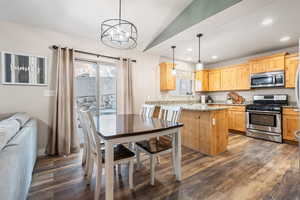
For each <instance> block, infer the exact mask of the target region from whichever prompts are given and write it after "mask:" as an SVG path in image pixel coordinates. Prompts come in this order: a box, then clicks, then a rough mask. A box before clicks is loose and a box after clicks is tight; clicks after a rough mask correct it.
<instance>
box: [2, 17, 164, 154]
mask: <svg viewBox="0 0 300 200" xmlns="http://www.w3.org/2000/svg"><path fill="white" fill-rule="evenodd" d="M0 27H1V28H0V44H1V45H0V52H1V51H9V52H13V53H14V52H16V53H25V54H33V55H40V56H47V57H48V61H49V63H48V65H49V73H50V74H49V86H47V87H37V86H7V85H0V101H1V103H0V114H4V113H13V112H28V113H29V114H31V115H32V116H33V117H36V118H37V119H38V120H39V148H40V149H42V148H45V146H46V142H47V136H48V131H49V125H50V124H51V119H52V115H51V112H52V110H53V109H52V106H53V102H52V100H53V97H48V96H45V95H44V92H45V91H46V90H48V89H53V84H54V82H53V81H52V80H53V77H54V74H55V73H54V72H55V67H53V66H52V65H53V62H52V53H53V51H52V50H51V49H50V48H49V47H50V46H52V45H54V44H55V45H61V46H67V47H71V48H75V49H80V50H86V51H90V52H97V53H101V54H105V55H111V56H124V57H129V58H132V59H136V60H137V63H136V64H134V65H133V86H134V88H133V92H134V111H135V112H136V113H137V112H138V110H139V108H140V105H141V104H142V103H144V101H145V100H146V99H147V98H149V99H156V98H157V97H158V96H159V73H158V72H159V56H154V55H148V54H146V53H142V52H137V51H134V50H131V51H117V50H114V49H110V48H107V47H104V46H102V45H101V43H100V42H99V41H97V40H89V39H84V38H80V37H76V36H70V35H66V34H63V33H58V32H54V31H49V30H43V29H40V28H35V27H31V26H24V25H20V24H15V23H10V22H5V21H0ZM77 56H79V57H84V56H83V55H77ZM94 59H95V58H94Z"/></svg>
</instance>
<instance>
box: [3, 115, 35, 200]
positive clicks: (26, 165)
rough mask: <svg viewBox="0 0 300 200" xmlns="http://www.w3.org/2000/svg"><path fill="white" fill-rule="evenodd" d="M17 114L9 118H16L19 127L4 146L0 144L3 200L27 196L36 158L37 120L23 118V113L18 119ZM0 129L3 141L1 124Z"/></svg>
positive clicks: (19, 198)
mask: <svg viewBox="0 0 300 200" xmlns="http://www.w3.org/2000/svg"><path fill="white" fill-rule="evenodd" d="M18 115H19V116H20V114H16V115H13V116H12V117H10V118H13V119H15V118H16V120H17V121H18V122H19V124H20V127H19V128H18V129H17V132H16V133H15V134H14V135H13V137H11V138H10V139H9V140H8V142H7V143H6V144H5V145H4V146H3V145H2V147H1V145H0V177H1V178H0V199H3V200H4V199H5V200H25V199H26V198H27V194H28V190H29V187H30V183H31V178H32V171H33V168H34V164H35V161H36V158H37V121H36V120H35V119H29V118H26V116H25V118H24V115H23V118H22V117H21V119H18ZM16 116H17V117H16ZM21 116H22V114H21ZM14 117H15V118H14ZM2 122H3V121H2ZM0 128H1V121H0ZM1 130H2V141H3V138H4V137H3V133H4V131H3V130H4V129H3V125H2V129H0V131H1ZM0 134H1V132H0ZM0 139H1V137H0ZM0 142H1V141H0ZM1 148H2V149H1Z"/></svg>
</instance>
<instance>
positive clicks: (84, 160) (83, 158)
mask: <svg viewBox="0 0 300 200" xmlns="http://www.w3.org/2000/svg"><path fill="white" fill-rule="evenodd" d="M86 156H87V150H86V145H85V144H83V151H82V161H81V165H82V166H85V165H86Z"/></svg>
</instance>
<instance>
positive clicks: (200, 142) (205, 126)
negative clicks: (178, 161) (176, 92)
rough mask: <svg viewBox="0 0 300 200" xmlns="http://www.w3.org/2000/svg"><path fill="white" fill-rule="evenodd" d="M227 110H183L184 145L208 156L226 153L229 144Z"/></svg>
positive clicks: (181, 118) (181, 119) (181, 120)
mask: <svg viewBox="0 0 300 200" xmlns="http://www.w3.org/2000/svg"><path fill="white" fill-rule="evenodd" d="M227 115H228V113H227V110H218V111H194V110H183V111H182V114H181V117H180V122H182V123H183V124H184V126H183V127H182V135H181V136H182V145H184V146H186V147H189V148H191V149H194V150H196V151H199V152H201V153H203V154H207V155H217V154H219V153H221V152H224V151H226V149H227V144H228V121H227Z"/></svg>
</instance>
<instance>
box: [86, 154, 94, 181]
mask: <svg viewBox="0 0 300 200" xmlns="http://www.w3.org/2000/svg"><path fill="white" fill-rule="evenodd" d="M93 169H94V158H92V157H90V158H89V164H88V170H87V184H88V185H89V184H91V181H92V176H93Z"/></svg>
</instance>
